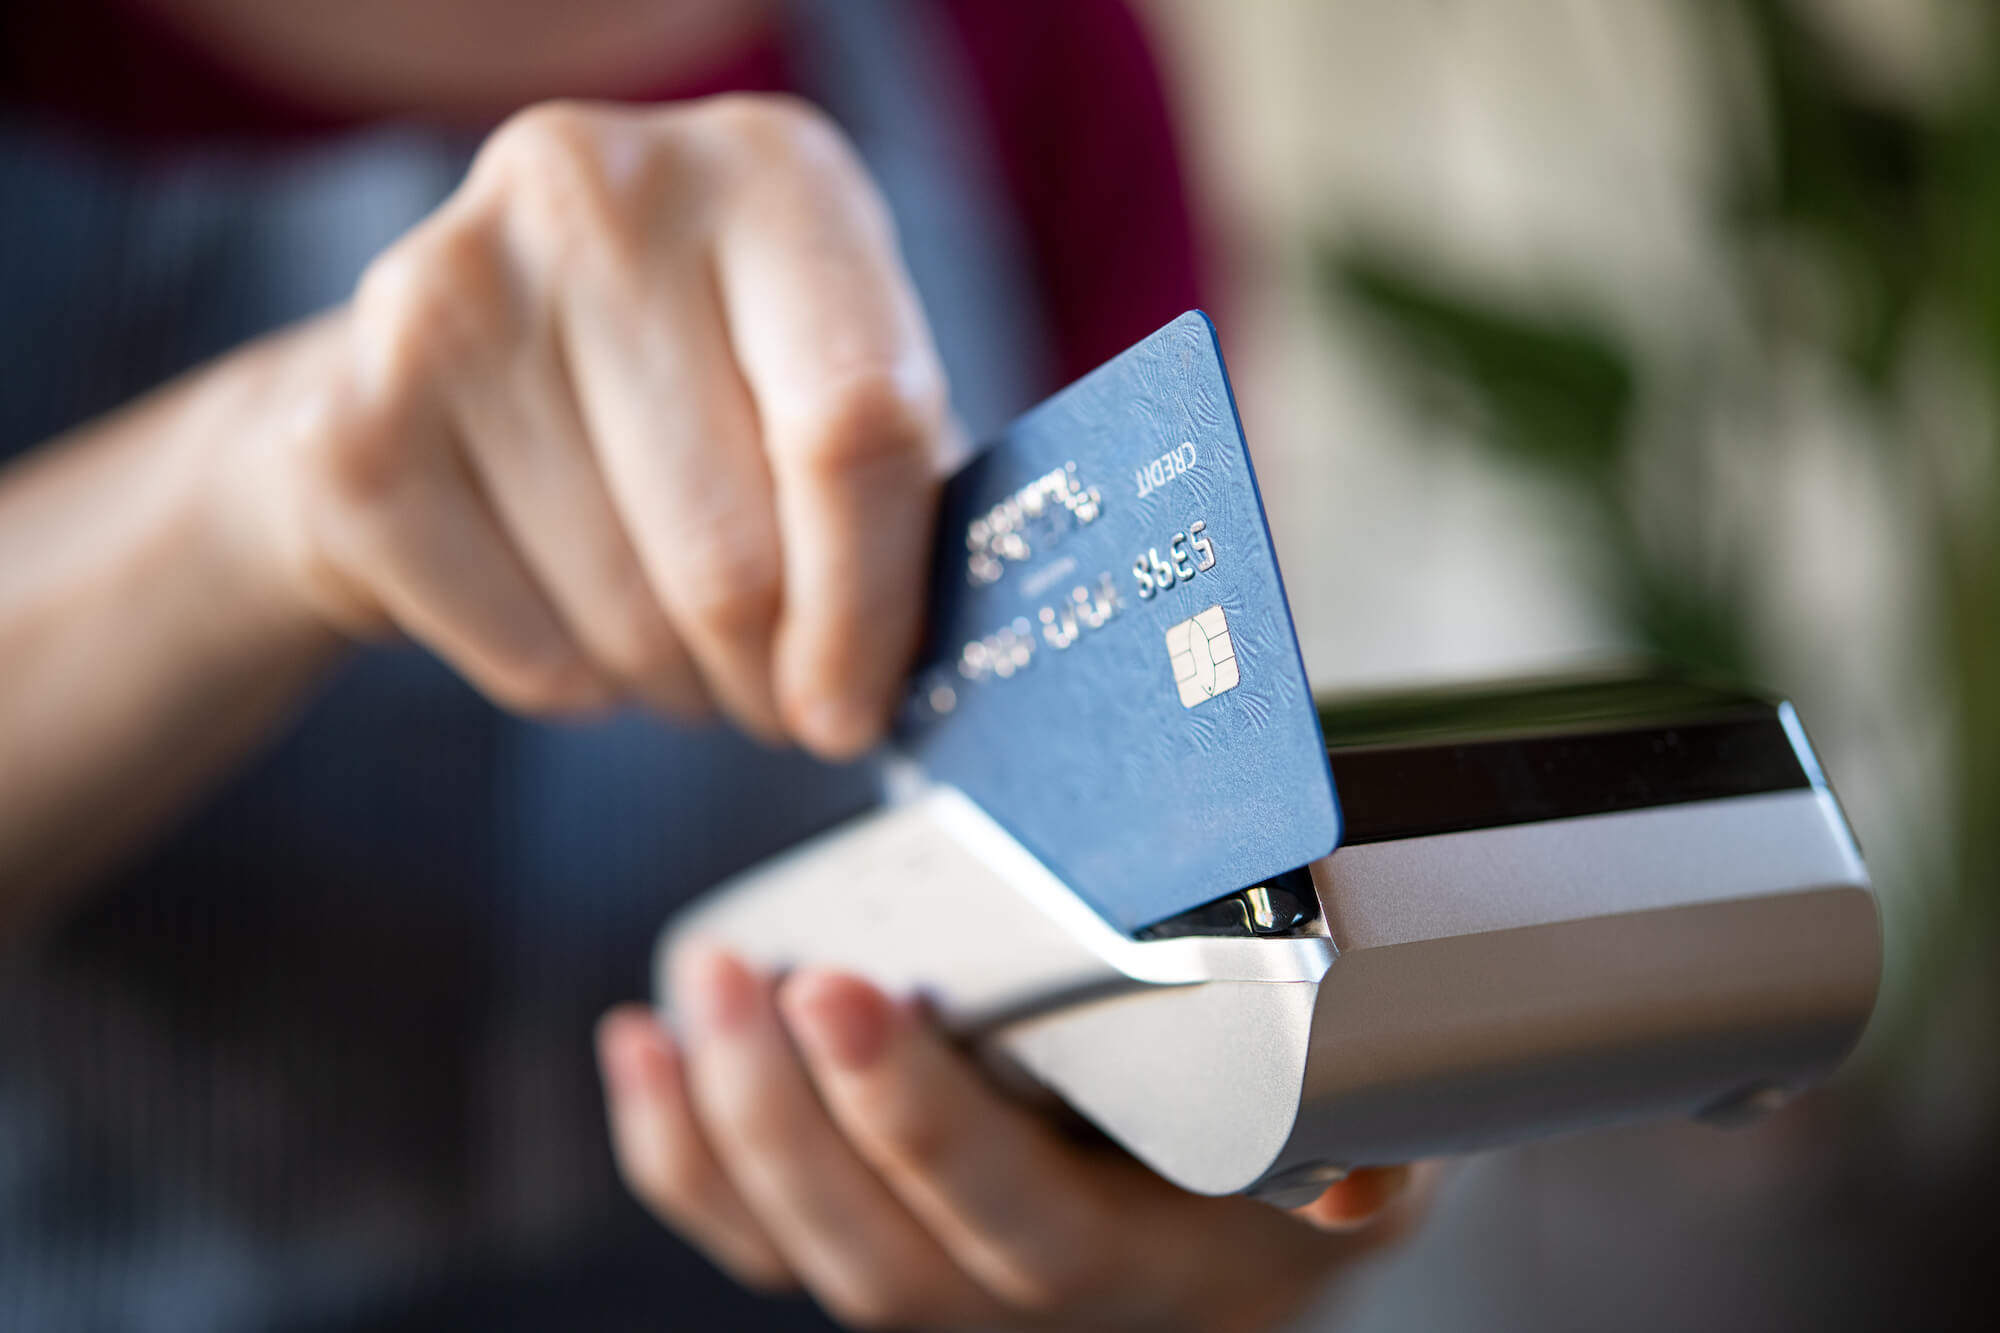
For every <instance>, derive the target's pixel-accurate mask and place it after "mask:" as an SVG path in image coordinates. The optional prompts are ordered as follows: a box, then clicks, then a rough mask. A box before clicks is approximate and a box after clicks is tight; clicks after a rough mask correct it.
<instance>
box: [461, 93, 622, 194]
mask: <svg viewBox="0 0 2000 1333" xmlns="http://www.w3.org/2000/svg"><path fill="white" fill-rule="evenodd" d="M602 114H603V113H602V112H601V111H598V110H594V109H592V108H590V107H588V106H586V105H584V104H583V103H580V102H571V101H563V100H556V101H549V102H537V103H535V104H534V105H533V106H528V107H523V108H522V109H521V110H519V111H516V112H514V114H512V115H511V116H508V117H507V119H505V120H504V121H502V122H500V126H499V128H497V129H495V130H494V131H493V133H492V134H490V135H488V136H487V139H486V142H485V143H484V144H483V145H481V147H480V150H479V155H478V157H477V158H476V159H475V160H474V164H473V170H474V171H475V172H479V171H485V172H487V173H489V174H490V173H498V174H502V175H507V176H512V175H514V174H515V173H517V172H525V173H528V174H530V175H533V174H536V173H539V172H541V171H544V170H546V169H548V168H549V167H551V166H555V167H558V168H560V167H562V166H563V165H565V164H567V163H568V162H570V161H571V160H573V159H574V158H576V157H577V156H579V155H580V154H582V153H584V152H586V151H587V150H588V148H589V145H590V144H591V143H592V142H593V141H594V139H595V137H596V135H597V132H598V123H599V120H600V118H601V116H602Z"/></svg>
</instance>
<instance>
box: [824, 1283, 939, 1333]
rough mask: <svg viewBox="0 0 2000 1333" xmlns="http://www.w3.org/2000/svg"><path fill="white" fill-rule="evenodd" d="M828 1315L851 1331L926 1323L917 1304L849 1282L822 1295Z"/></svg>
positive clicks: (869, 1284) (868, 1286)
mask: <svg viewBox="0 0 2000 1333" xmlns="http://www.w3.org/2000/svg"><path fill="white" fill-rule="evenodd" d="M820 1302H821V1304H823V1305H825V1306H826V1308H827V1312H828V1313H830V1314H831V1315H832V1316H833V1317H834V1318H835V1319H838V1320H839V1321H840V1322H841V1323H843V1324H846V1325H848V1326H849V1327H850V1328H865V1329H896V1328H909V1327H911V1326H913V1325H916V1324H920V1323H922V1322H923V1318H922V1314H921V1312H920V1311H918V1310H916V1309H915V1308H914V1303H912V1302H908V1301H905V1300H903V1299H901V1298H900V1297H899V1296H898V1295H897V1294H896V1293H893V1292H889V1291H886V1290H884V1289H882V1288H881V1287H878V1286H876V1285H873V1284H871V1283H866V1282H848V1283H843V1284H842V1285H840V1286H839V1287H836V1288H834V1289H832V1290H828V1291H825V1292H823V1293H822V1294H821V1296H820Z"/></svg>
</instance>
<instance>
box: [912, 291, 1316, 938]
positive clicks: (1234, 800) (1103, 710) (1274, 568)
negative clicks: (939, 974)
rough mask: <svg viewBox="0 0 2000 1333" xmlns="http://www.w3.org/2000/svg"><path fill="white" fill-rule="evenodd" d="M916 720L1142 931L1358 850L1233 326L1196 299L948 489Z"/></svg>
mask: <svg viewBox="0 0 2000 1333" xmlns="http://www.w3.org/2000/svg"><path fill="white" fill-rule="evenodd" d="M939 524H940V526H939V529H938V532H939V536H938V542H937V555H936V564H935V567H934V568H933V570H932V577H931V587H930V604H929V621H928V629H927V631H926V642H925V646H924V650H923V652H922V654H921V656H920V658H919V661H920V663H921V665H920V667H919V669H918V670H917V672H916V673H915V675H914V676H913V677H912V683H911V689H910V694H909V697H908V698H907V699H906V701H905V703H904V706H903V708H902V709H901V712H900V716H899V719H898V722H897V740H898V742H899V744H900V746H901V747H902V748H903V749H904V750H905V751H906V752H907V753H909V754H910V755H912V756H913V757H914V758H915V759H916V760H917V761H918V763H919V764H920V765H921V766H922V767H923V769H924V770H925V771H926V772H927V773H928V774H929V776H931V777H932V778H935V779H938V780H940V781H944V782H949V783H952V784H953V785H955V786H957V787H958V788H959V789H960V790H962V791H964V792H965V793H966V794H967V795H968V796H970V797H972V799H973V800H975V801H977V802H978V803H979V804H980V805H981V806H982V807H984V809H985V810H986V812H987V813H988V814H989V815H991V816H992V817H993V818H994V819H995V820H996V821H998V822H999V823H1000V824H1001V825H1003V826H1004V827H1006V829H1007V830H1008V831H1009V832H1010V833H1012V834H1013V835H1014V836H1015V837H1016V838H1017V839H1019V840H1020V842H1021V843H1022V844H1023V845H1024V846H1026V847H1027V848H1028V850H1029V851H1031V852H1033V853H1034V854H1035V855H1036V857H1038V858H1039V859H1040V860H1041V861H1042V863H1043V864H1044V865H1046V866H1047V867H1048V868H1049V869H1050V870H1051V871H1053V872H1054V873H1055V874H1056V875H1057V876H1058V877H1059V878H1061V879H1062V880H1063V881H1064V882H1065V883H1067V884H1068V885H1069V886H1070V887H1071V888H1072V889H1074V890H1075V891H1076V892H1077V893H1078V894H1079V895H1080V896H1081V897H1083V898H1084V899H1085V900H1086V901H1087V902H1089V903H1090V904H1091V905H1092V906H1093V907H1094V908H1096V909H1097V911H1098V912H1099V914H1100V915H1102V916H1103V917H1104V918H1105V919H1106V920H1108V921H1109V922H1111V923H1112V924H1113V925H1115V926H1117V927H1118V928H1120V929H1121V930H1125V931H1128V932H1130V931H1134V930H1138V929H1140V928H1142V927H1145V926H1148V925H1151V924H1153V923H1155V922H1157V921H1160V920H1163V919H1165V918H1167V917H1170V916H1175V915H1178V914H1179V913H1181V912H1184V911H1186V910H1188V909H1189V908H1193V907H1197V906H1199V905H1201V904H1202V903H1205V902H1208V901H1210V900H1212V899H1215V898H1219V897H1221V896H1223V895H1224V894H1229V893H1233V892H1235V891H1237V890H1239V889H1243V888H1247V887H1249V886H1251V885H1254V884H1257V883H1260V882H1262V881H1264V880H1266V879H1269V878H1271V877H1272V876H1274V875H1278V874H1281V873H1283V872H1284V871H1287V870H1291V869H1294V868H1296V867H1298V866H1302V865H1305V864H1306V863H1307V862H1310V861H1313V860H1316V859H1317V858H1319V857H1321V856H1324V855H1326V854H1327V853H1328V852H1330V851H1332V850H1333V848H1334V846H1335V844H1336V843H1338V842H1339V840H1340V813H1339V806H1338V804H1337V803H1336V801H1335V798H1334V790H1333V775H1332V773H1331V771H1330V769H1329V768H1328V763H1327V753H1326V745H1325V742H1324V740H1323V739H1322V737H1321V734H1320V728H1319V722H1318V720H1317V717H1316V715H1315V712H1314V708H1313V700H1312V692H1311V690H1310V688H1309V687H1308V686H1307V683H1306V674H1305V665H1304V663H1303V662H1302V661H1301V660H1300V657H1299V644H1298V636H1297V634H1296V632H1295V631H1294V630H1293V628H1292V616H1291V610H1290V607H1289V606H1288V605H1287V604H1286V601H1285V589H1284V584H1283V582H1282V581H1281V580H1280V578H1279V576H1278V562H1277V557H1276V555H1275V554H1274V553H1273V551H1272V549H1271V534H1270V529H1269V527H1268V526H1267V525H1266V523H1265V520H1264V507H1263V504H1262V502H1261V500H1260V499H1259V497H1258V493H1257V479H1256V477H1255V475H1254V474H1253V473H1252V471H1251V468H1250V457H1249V453H1248V451H1247V450H1246V448H1245V446H1244V441H1243V428H1242V426H1241V424H1240V423H1239V422H1238V420H1237V416H1236V402H1235V398H1234V396H1233V395H1232V394H1231V392H1230V388H1229V378H1228V375H1227V373H1226V372H1225V371H1224V369H1223V365H1222V354H1221V350H1220V348H1219V347H1218V346H1217V344H1216V338H1215V330H1214V328H1213V326H1212V325H1210V323H1209V321H1208V317H1207V316H1206V315H1203V314H1201V313H1200V312H1199V311H1191V312H1189V313H1188V314H1185V315H1183V316H1181V317H1180V318H1179V319H1177V320H1175V321H1174V322H1173V323H1171V324H1169V325H1167V327H1165V328H1164V329H1161V330H1160V331H1159V332H1158V333H1155V334H1153V335H1152V336H1151V337H1149V338H1147V339H1146V340H1145V341H1144V342H1142V343H1140V344H1138V345H1137V346H1136V347H1133V348H1132V349H1130V350H1129V351H1127V352H1125V353H1123V354H1122V355H1120V356H1119V357H1117V358H1116V359H1115V360H1112V361H1110V362H1108V363H1107V364H1105V365H1103V366H1101V367H1099V368H1098V369H1097V370H1095V371H1092V372H1091V373H1090V374H1089V375H1086V376H1085V377H1084V378H1083V379H1081V380H1079V381H1077V382H1076V383H1075V384H1072V385H1071V386H1070V387H1068V388H1067V389H1064V390H1063V391H1061V392H1060V393H1058V394H1056V395H1055V396H1054V397H1053V398H1050V399H1049V400H1048V401H1047V402H1045V403H1042V404H1041V405H1040V406H1038V407H1036V408H1034V409H1032V410H1031V411H1029V412H1028V413H1027V414H1026V415H1024V416H1022V417H1021V418H1019V419H1018V420H1017V421H1015V422H1014V423H1013V425H1011V426H1009V427H1008V428H1007V430H1006V431H1005V432H1004V433H1003V434H1002V435H1001V437H1000V438H999V439H998V440H995V441H993V442H992V443H991V444H990V445H989V446H988V447H987V448H985V449H984V450H983V451H981V452H980V453H979V454H978V455H976V456H975V457H974V458H973V459H972V461H971V462H969V463H967V464H966V466H965V467H964V468H963V469H962V470H961V471H960V472H959V473H958V474H957V475H956V476H954V477H953V478H952V479H951V480H950V482H948V483H947V485H946V487H945V493H944V498H943V503H942V508H941V510H940V515H939Z"/></svg>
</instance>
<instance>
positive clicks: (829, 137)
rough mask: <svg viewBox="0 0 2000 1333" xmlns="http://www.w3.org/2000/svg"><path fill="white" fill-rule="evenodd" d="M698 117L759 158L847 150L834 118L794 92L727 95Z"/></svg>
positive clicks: (713, 101)
mask: <svg viewBox="0 0 2000 1333" xmlns="http://www.w3.org/2000/svg"><path fill="white" fill-rule="evenodd" d="M697 114H699V116H700V117H701V119H702V121H703V123H704V124H705V125H706V126H707V127H709V128H710V129H711V130H713V131H715V132H717V133H720V134H722V135H724V136H727V137H728V138H730V139H733V140H735V141H737V142H739V143H741V144H743V145H744V146H745V147H747V148H749V149H751V150H753V151H755V152H756V153H757V154H758V156H760V157H779V158H789V157H794V156H798V155H803V154H815V153H823V152H825V151H827V150H828V149H829V148H834V149H836V150H842V151H844V149H845V146H846V143H847V139H846V136H845V135H843V134H842V133H841V131H840V128H839V127H838V126H837V125H835V124H834V122H833V118H832V117H831V116H828V115H827V114H826V113H825V112H824V111H822V110H820V109H819V108H818V107H816V106H814V105H813V104H812V103H811V102H808V101H807V100H805V99H804V98H802V97H798V96H795V95H793V94H791V93H724V94H722V95H720V96H718V97H711V98H709V99H708V100H707V101H705V102H703V103H702V104H701V106H700V109H699V111H698V113H697Z"/></svg>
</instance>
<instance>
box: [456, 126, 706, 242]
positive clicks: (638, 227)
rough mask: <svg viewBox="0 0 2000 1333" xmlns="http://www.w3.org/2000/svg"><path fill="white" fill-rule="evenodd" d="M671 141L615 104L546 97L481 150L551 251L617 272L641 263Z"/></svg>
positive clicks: (513, 204) (527, 226)
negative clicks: (648, 130) (646, 128)
mask: <svg viewBox="0 0 2000 1333" xmlns="http://www.w3.org/2000/svg"><path fill="white" fill-rule="evenodd" d="M672 143H673V136H671V135H663V134H658V133H651V134H649V133H646V132H644V130H643V129H642V127H641V126H640V124H639V123H638V122H637V121H636V120H635V118H633V117H632V116H631V115H629V114H628V113H625V112H623V111H620V110H617V109H613V108H606V107H599V106H591V105H588V104H584V103H578V102H562V101H557V102H543V103H539V104H537V105H535V106H532V107H529V108H527V109H526V110H523V111H519V112H516V113H515V114H514V116H513V117H512V118H510V119H509V120H508V121H507V122H506V123H505V124H503V125H502V126H501V127H500V128H499V129H498V130H496V131H494V134H493V136H492V138H491V139H489V140H488V143H487V146H486V148H484V149H482V151H481V157H482V159H483V160H489V161H490V166H489V167H488V168H487V173H486V174H487V176H488V177H489V178H492V177H497V178H498V179H499V180H500V181H501V187H500V188H501V190H502V192H503V193H504V195H505V197H506V199H507V201H508V206H509V207H510V208H511V209H513V210H514V211H515V213H516V215H517V218H518V221H519V222H520V223H521V224H523V229H524V232H525V234H526V235H527V236H528V237H530V238H532V240H533V241H534V242H536V243H538V245H539V246H540V248H541V250H542V252H543V253H544V254H545V255H546V256H547V257H549V258H552V259H554V260H556V261H558V262H567V263H571V264H575V265H577V266H579V267H580V268H582V269H583V270H584V271H586V272H589V271H593V270H596V271H601V272H603V273H607V274H610V275H612V276H613V277H617V276H622V275H624V274H628V273H630V272H632V271H634V270H635V269H636V267H637V266H638V265H639V264H640V263H641V262H642V260H643V251H644V247H645V243H646V239H647V219H648V218H649V217H650V216H651V215H652V213H653V211H654V210H652V209H650V208H649V207H648V201H649V200H652V199H653V198H655V196H657V195H658V194H659V193H660V191H659V190H658V188H657V186H658V183H659V181H660V180H661V178H662V175H663V171H662V169H663V167H664V166H665V165H666V164H667V163H669V162H670V161H671V159H672V153H671V151H670V149H671V145H672ZM475 170H479V168H478V167H475Z"/></svg>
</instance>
